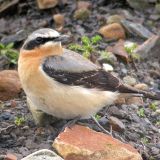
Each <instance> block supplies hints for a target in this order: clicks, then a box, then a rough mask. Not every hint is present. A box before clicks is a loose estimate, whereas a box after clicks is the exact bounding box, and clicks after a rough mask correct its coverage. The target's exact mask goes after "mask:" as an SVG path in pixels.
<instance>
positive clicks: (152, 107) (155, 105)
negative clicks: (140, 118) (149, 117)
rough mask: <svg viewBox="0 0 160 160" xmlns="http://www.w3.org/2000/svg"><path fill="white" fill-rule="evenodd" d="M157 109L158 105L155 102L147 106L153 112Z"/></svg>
mask: <svg viewBox="0 0 160 160" xmlns="http://www.w3.org/2000/svg"><path fill="white" fill-rule="evenodd" d="M157 107H158V104H157V103H156V102H153V103H151V104H150V105H149V108H150V109H151V110H152V111H154V112H155V111H156V110H157Z"/></svg>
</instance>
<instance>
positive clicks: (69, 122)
mask: <svg viewBox="0 0 160 160" xmlns="http://www.w3.org/2000/svg"><path fill="white" fill-rule="evenodd" d="M80 119H81V116H76V117H75V118H73V119H71V120H69V121H68V122H67V123H66V124H65V125H64V127H63V128H62V131H63V130H64V129H65V128H66V127H69V128H72V127H73V126H74V124H76V123H77V121H78V120H80Z"/></svg>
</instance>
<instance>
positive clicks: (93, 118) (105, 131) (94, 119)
mask: <svg viewBox="0 0 160 160" xmlns="http://www.w3.org/2000/svg"><path fill="white" fill-rule="evenodd" d="M91 119H92V120H93V121H94V122H95V123H96V124H97V126H98V127H99V128H100V129H101V130H102V131H103V132H104V133H106V134H109V135H112V134H111V133H110V132H108V131H107V130H106V129H104V128H103V127H102V126H101V125H100V124H99V122H98V121H97V120H96V118H95V117H94V116H91Z"/></svg>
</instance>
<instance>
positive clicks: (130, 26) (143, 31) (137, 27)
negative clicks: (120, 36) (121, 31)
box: [121, 20, 154, 39]
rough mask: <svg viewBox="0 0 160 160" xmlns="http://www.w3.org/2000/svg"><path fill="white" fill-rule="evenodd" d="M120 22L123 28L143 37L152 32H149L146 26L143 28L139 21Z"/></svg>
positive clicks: (149, 35) (150, 34)
mask: <svg viewBox="0 0 160 160" xmlns="http://www.w3.org/2000/svg"><path fill="white" fill-rule="evenodd" d="M121 23H122V24H123V26H124V27H125V29H126V30H127V31H128V32H129V33H130V34H132V35H134V36H135V35H136V36H139V37H141V38H144V39H148V38H150V37H151V36H153V35H154V34H153V33H152V32H150V31H149V30H148V29H147V28H145V27H144V26H143V25H141V24H140V23H133V22H130V21H127V20H122V21H121Z"/></svg>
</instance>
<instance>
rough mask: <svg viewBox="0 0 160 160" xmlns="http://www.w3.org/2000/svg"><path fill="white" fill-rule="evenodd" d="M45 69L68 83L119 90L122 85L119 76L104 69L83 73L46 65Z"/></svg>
mask: <svg viewBox="0 0 160 160" xmlns="http://www.w3.org/2000/svg"><path fill="white" fill-rule="evenodd" d="M43 70H44V72H45V73H47V75H48V76H50V77H52V78H54V79H55V80H56V81H58V82H60V83H63V84H66V85H72V86H80V85H82V86H84V87H86V88H97V89H101V90H110V91H117V90H118V88H119V86H120V85H121V82H120V80H119V79H118V78H116V77H114V76H113V75H112V74H111V73H109V72H106V71H104V70H102V69H99V70H95V71H87V72H81V73H70V72H63V71H56V70H54V69H53V68H52V69H51V68H47V67H46V66H45V65H44V66H43Z"/></svg>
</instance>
